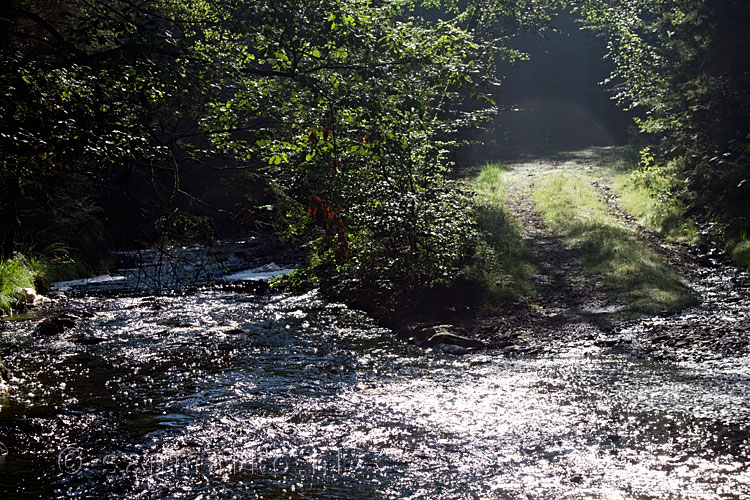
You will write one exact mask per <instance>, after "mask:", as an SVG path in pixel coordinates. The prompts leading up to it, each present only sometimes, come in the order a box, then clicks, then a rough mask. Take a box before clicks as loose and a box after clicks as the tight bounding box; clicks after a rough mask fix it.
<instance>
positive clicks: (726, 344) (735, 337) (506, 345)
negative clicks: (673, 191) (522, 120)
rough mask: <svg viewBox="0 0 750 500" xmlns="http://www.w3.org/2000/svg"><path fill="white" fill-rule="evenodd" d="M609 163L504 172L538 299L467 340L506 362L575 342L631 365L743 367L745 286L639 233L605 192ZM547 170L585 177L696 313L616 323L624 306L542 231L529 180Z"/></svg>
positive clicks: (524, 164)
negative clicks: (720, 363)
mask: <svg viewBox="0 0 750 500" xmlns="http://www.w3.org/2000/svg"><path fill="white" fill-rule="evenodd" d="M611 159H612V152H611V150H607V149H600V150H596V149H595V150H587V151H585V152H579V153H564V154H560V155H556V156H552V157H546V158H539V159H529V160H523V161H518V162H514V163H511V164H506V166H508V167H510V168H511V173H512V175H513V179H514V180H515V181H514V182H515V183H516V184H517V185H516V186H514V187H515V188H514V189H513V190H511V193H510V194H509V197H508V200H507V208H508V209H509V211H510V212H511V213H512V214H513V215H514V216H515V217H516V218H517V219H518V220H519V222H520V223H521V225H522V226H523V233H524V238H525V239H526V241H527V243H528V245H529V246H530V248H531V249H532V251H533V253H534V255H535V256H536V260H537V268H538V273H537V275H536V276H535V277H534V285H535V288H536V290H537V296H536V297H534V298H533V299H531V301H530V302H518V303H514V304H508V305H507V306H506V308H505V310H504V311H502V313H501V314H500V315H498V316H495V317H485V318H481V319H479V320H477V321H476V322H475V324H474V325H473V328H472V330H473V333H474V335H476V336H477V337H480V338H483V339H486V340H487V341H489V342H490V345H491V346H492V347H496V348H500V349H505V350H506V351H507V352H508V353H509V354H512V353H524V352H536V351H549V350H556V349H559V348H562V347H563V346H569V345H571V342H572V343H575V344H578V345H581V346H593V347H599V348H603V349H605V350H606V351H609V352H613V353H622V354H629V355H634V356H636V357H647V358H655V359H664V360H674V361H690V362H712V360H719V359H725V358H731V359H732V360H734V362H733V363H734V364H737V365H738V366H741V365H744V364H745V363H743V362H742V360H743V358H745V357H746V356H748V353H749V352H750V349H749V348H748V346H749V342H748V335H750V298H749V297H748V290H749V289H750V276H749V275H748V273H747V272H743V271H740V270H739V269H737V268H736V267H734V266H733V265H732V264H731V262H729V260H728V259H726V258H725V257H724V256H722V255H720V254H719V253H718V252H717V251H716V250H713V249H699V248H695V247H690V246H686V245H681V244H675V243H670V242H667V241H665V240H664V239H663V238H662V237H661V236H659V235H657V234H654V233H652V232H649V231H647V230H645V229H644V228H642V227H640V226H639V225H638V224H637V222H636V220H635V219H634V218H633V217H632V216H630V215H629V214H627V213H625V212H624V211H623V210H622V209H621V208H620V207H619V205H618V202H617V197H616V195H615V194H614V193H613V192H612V191H611V190H610V189H609V186H608V185H607V184H606V182H607V181H606V165H607V163H608V162H610V161H611ZM552 170H568V171H571V172H573V171H576V172H584V173H586V174H589V175H591V176H592V177H593V178H594V179H595V181H594V183H593V186H594V187H595V188H596V189H597V190H598V192H599V193H600V194H601V196H602V199H603V200H604V201H605V202H606V203H607V207H608V211H609V213H610V214H611V215H612V216H614V217H615V218H617V219H618V220H619V221H621V222H622V223H623V224H625V225H626V226H628V227H629V228H631V229H632V231H633V233H634V234H635V235H636V236H637V237H638V238H640V239H641V240H643V241H644V242H646V243H647V244H648V245H649V246H650V247H651V248H653V249H654V250H655V251H657V252H659V253H661V254H663V255H664V256H665V258H666V259H667V261H668V262H669V263H670V264H671V265H672V266H675V267H677V268H678V269H679V270H680V271H681V272H682V273H683V275H684V276H685V277H686V279H687V281H688V284H689V286H690V288H691V289H692V290H693V292H694V293H695V295H696V296H697V297H698V299H699V301H700V304H699V305H697V306H695V307H691V308H688V309H685V310H682V311H677V312H674V311H672V312H664V313H661V314H659V315H655V316H648V317H643V318H640V319H637V320H623V319H619V317H618V314H617V313H618V312H621V311H622V309H623V304H618V303H615V302H613V301H612V300H611V299H610V298H608V297H607V295H606V293H605V292H604V290H603V287H602V283H601V280H600V279H599V278H598V277H596V276H592V275H586V274H584V273H583V272H582V267H581V264H580V262H578V260H577V259H576V255H575V252H574V251H572V250H569V249H568V248H566V247H565V245H564V244H563V241H562V239H561V238H560V237H558V236H555V235H553V234H552V233H551V232H550V231H549V230H548V229H547V228H546V226H545V224H544V222H543V221H542V219H541V218H540V216H539V214H538V212H537V211H536V208H535V205H534V203H533V201H532V200H531V198H530V194H531V188H532V187H533V185H534V182H535V180H536V179H538V178H539V176H540V175H544V174H545V173H547V172H550V171H552Z"/></svg>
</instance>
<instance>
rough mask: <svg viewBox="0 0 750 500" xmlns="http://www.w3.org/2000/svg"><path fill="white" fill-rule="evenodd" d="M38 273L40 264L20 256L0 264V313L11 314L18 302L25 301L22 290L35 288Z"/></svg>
mask: <svg viewBox="0 0 750 500" xmlns="http://www.w3.org/2000/svg"><path fill="white" fill-rule="evenodd" d="M38 272H39V268H38V263H37V262H36V261H30V260H28V259H26V257H24V256H23V255H20V254H17V255H15V256H14V257H13V258H11V259H8V260H4V261H2V262H0V313H3V314H6V313H8V312H10V310H11V308H12V307H13V306H14V305H15V304H16V303H17V302H18V301H20V300H23V299H25V295H24V293H23V292H22V291H21V289H22V288H34V280H35V278H36V276H37V273H38Z"/></svg>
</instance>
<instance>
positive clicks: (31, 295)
mask: <svg viewBox="0 0 750 500" xmlns="http://www.w3.org/2000/svg"><path fill="white" fill-rule="evenodd" d="M21 291H22V292H23V295H24V303H25V304H26V305H27V306H30V307H38V306H42V305H44V304H49V303H50V302H52V300H50V299H48V298H47V297H45V296H44V295H40V294H38V293H36V291H35V290H34V289H33V288H21Z"/></svg>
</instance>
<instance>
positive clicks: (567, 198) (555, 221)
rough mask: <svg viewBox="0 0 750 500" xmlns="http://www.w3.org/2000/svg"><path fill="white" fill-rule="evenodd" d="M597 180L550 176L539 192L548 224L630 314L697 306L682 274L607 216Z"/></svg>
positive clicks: (570, 175) (535, 194)
mask: <svg viewBox="0 0 750 500" xmlns="http://www.w3.org/2000/svg"><path fill="white" fill-rule="evenodd" d="M591 180H592V179H591V178H589V177H588V176H585V175H582V174H577V173H566V172H550V173H549V174H545V175H544V176H541V177H540V178H539V179H538V180H537V182H536V185H535V187H534V190H533V199H534V201H535V203H536V205H537V208H538V210H539V212H540V213H541V215H542V217H543V218H544V220H545V222H546V223H547V224H548V226H549V228H550V229H551V230H552V231H553V232H555V233H557V234H560V235H561V236H563V237H564V239H565V242H566V244H567V245H568V246H569V247H571V248H574V249H576V250H578V252H579V257H580V259H581V261H582V263H583V265H584V270H585V272H587V273H591V274H594V273H596V274H600V275H601V276H602V277H603V279H604V284H605V288H606V290H607V292H608V293H610V294H611V295H612V296H613V298H615V299H616V300H618V301H620V302H622V303H623V304H624V305H625V306H626V307H627V311H628V312H630V313H654V312H657V311H663V310H676V309H681V308H684V307H687V306H689V305H691V304H693V303H695V298H694V297H693V295H692V294H691V293H690V290H689V288H688V287H687V286H686V285H685V283H684V280H683V278H682V276H681V275H680V273H679V272H677V270H675V269H674V268H672V267H671V266H670V265H669V264H668V263H667V262H666V260H665V259H664V258H663V257H662V256H660V255H659V254H657V253H656V252H654V251H653V250H651V249H650V248H648V246H647V245H646V244H645V243H644V242H642V241H640V240H638V239H637V238H636V237H635V236H634V235H633V234H632V233H631V232H630V231H629V230H628V229H627V228H626V227H625V226H623V225H621V224H619V223H618V222H617V221H616V219H614V218H613V217H612V216H610V215H608V214H607V207H606V205H605V204H604V203H603V202H602V200H601V199H600V198H599V195H598V194H597V192H596V191H595V190H594V188H593V187H592V186H591Z"/></svg>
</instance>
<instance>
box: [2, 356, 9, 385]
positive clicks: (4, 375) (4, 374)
mask: <svg viewBox="0 0 750 500" xmlns="http://www.w3.org/2000/svg"><path fill="white" fill-rule="evenodd" d="M9 378H10V372H9V371H8V368H6V366H5V364H4V363H3V361H2V360H0V382H2V381H6V382H7V381H8V379H9Z"/></svg>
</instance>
